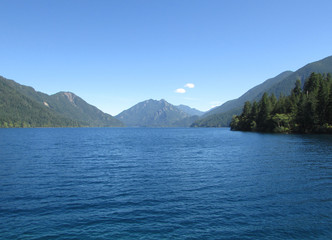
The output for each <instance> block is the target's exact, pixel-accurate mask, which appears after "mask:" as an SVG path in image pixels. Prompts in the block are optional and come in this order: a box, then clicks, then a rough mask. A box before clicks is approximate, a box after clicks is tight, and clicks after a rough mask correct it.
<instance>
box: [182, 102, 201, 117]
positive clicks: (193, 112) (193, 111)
mask: <svg viewBox="0 0 332 240" xmlns="http://www.w3.org/2000/svg"><path fill="white" fill-rule="evenodd" d="M176 107H177V108H178V109H180V110H182V111H183V112H185V113H188V114H189V115H191V116H202V115H203V114H204V112H202V111H200V110H197V109H196V108H191V107H189V106H186V105H183V104H181V105H178V106H176Z"/></svg>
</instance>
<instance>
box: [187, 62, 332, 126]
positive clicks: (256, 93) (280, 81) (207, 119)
mask: <svg viewBox="0 0 332 240" xmlns="http://www.w3.org/2000/svg"><path fill="white" fill-rule="evenodd" d="M312 72H316V73H328V72H330V73H332V56H330V57H327V58H324V59H322V60H319V61H316V62H313V63H309V64H307V65H305V66H304V67H302V68H300V69H298V70H297V71H295V72H291V71H286V72H283V73H281V74H279V75H278V76H276V77H274V78H271V79H268V80H266V81H265V82H263V83H262V84H259V85H257V86H256V87H253V88H252V89H250V90H249V91H247V92H246V93H245V94H243V95H242V96H241V97H239V98H237V99H234V100H231V101H228V102H226V103H224V104H222V105H221V106H219V107H216V108H214V109H212V110H211V111H209V112H207V113H206V114H204V115H203V116H202V118H200V119H199V120H198V121H196V122H195V123H194V124H193V125H192V126H195V127H207V126H209V127H217V126H228V125H229V123H230V121H231V120H232V115H234V114H236V115H237V114H240V113H241V111H242V107H243V105H244V103H245V102H246V101H254V100H256V101H258V100H259V99H260V98H261V97H262V96H263V94H264V92H267V93H269V94H272V93H273V94H275V96H276V97H279V96H280V94H281V93H282V94H284V95H289V93H290V92H291V90H292V89H293V88H294V86H295V82H296V80H297V79H300V80H301V82H302V85H303V84H304V81H305V79H307V78H308V77H309V76H310V74H311V73H312Z"/></svg>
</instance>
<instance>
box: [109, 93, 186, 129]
mask: <svg viewBox="0 0 332 240" xmlns="http://www.w3.org/2000/svg"><path fill="white" fill-rule="evenodd" d="M115 117H116V118H117V119H118V120H120V121H122V122H123V123H124V124H126V126H130V127H177V125H176V124H175V123H176V122H178V121H180V120H183V119H185V118H189V117H191V116H190V115H189V114H187V113H186V112H184V111H182V110H180V109H179V108H177V107H176V106H174V105H172V104H170V103H168V102H166V101H165V100H163V99H162V100H160V101H157V100H153V99H150V100H146V101H143V102H140V103H138V104H136V105H135V106H133V107H131V108H129V109H127V110H125V111H123V112H121V113H120V114H118V115H117V116H115ZM191 123H192V122H191ZM182 126H183V124H182ZM187 126H190V124H188V125H187Z"/></svg>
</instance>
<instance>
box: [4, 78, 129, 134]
mask: <svg viewBox="0 0 332 240" xmlns="http://www.w3.org/2000/svg"><path fill="white" fill-rule="evenodd" d="M1 82H2V84H3V85H4V86H6V88H3V89H2V90H3V91H2V92H1V97H4V96H7V95H9V94H10V92H11V93H12V94H14V97H15V98H13V97H12V98H10V99H11V101H6V102H4V103H5V104H2V105H1V106H0V108H1V109H2V111H4V109H8V108H9V109H10V112H12V113H13V114H12V117H11V118H13V116H16V117H15V119H16V120H19V119H22V120H23V119H26V118H27V116H29V115H31V113H32V112H33V113H34V114H32V115H33V116H31V117H29V119H30V118H31V119H36V118H37V119H44V120H45V121H46V123H47V124H46V125H47V126H86V127H119V126H123V123H121V122H120V121H119V120H117V119H115V118H114V117H112V116H111V115H109V114H106V113H103V112H102V111H100V110H99V109H98V108H96V107H94V106H92V105H90V104H88V103H87V102H85V101H84V100H83V99H81V98H80V97H78V96H76V95H75V94H73V93H70V92H60V93H57V94H54V95H47V94H45V93H42V92H37V91H35V90H34V89H33V88H32V87H28V86H24V85H20V84H18V83H16V82H14V81H13V80H8V79H5V78H1ZM7 98H8V97H7ZM25 102H27V103H28V106H29V107H28V109H29V111H28V110H27V109H25V108H23V106H27V104H25ZM14 105H18V106H21V107H22V109H21V110H22V111H20V113H18V111H17V108H15V107H14ZM24 109H25V110H24ZM15 112H16V113H15ZM45 114H46V115H47V116H48V117H45V116H44V115H45ZM43 116H44V117H43ZM9 119H10V117H9V116H8V120H9ZM46 119H47V120H46ZM60 119H61V121H60ZM25 122H26V121H25ZM55 122H56V123H57V124H55ZM61 122H62V123H63V124H62V123H61ZM30 125H31V124H30ZM32 125H33V126H46V125H45V124H44V123H43V124H41V125H38V123H37V122H36V121H35V120H33V124H32Z"/></svg>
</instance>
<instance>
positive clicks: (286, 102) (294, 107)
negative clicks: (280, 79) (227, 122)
mask: <svg viewBox="0 0 332 240" xmlns="http://www.w3.org/2000/svg"><path fill="white" fill-rule="evenodd" d="M331 93H332V80H331V75H330V74H327V75H322V74H320V73H312V74H311V75H310V77H309V78H308V79H307V80H306V81H305V83H304V87H303V90H302V89H301V87H300V84H299V81H297V82H296V84H295V88H294V89H293V90H292V92H291V95H290V96H288V97H284V96H283V95H280V97H279V99H278V100H277V99H276V98H275V96H273V94H272V95H271V96H270V97H269V96H268V94H267V93H264V95H263V96H262V98H261V100H260V101H259V103H258V104H257V103H256V102H254V103H253V104H251V105H250V102H246V103H245V105H244V107H243V111H242V114H241V115H238V116H234V117H233V119H232V122H231V129H232V130H241V131H260V132H289V133H290V132H299V133H332V121H331V114H332V107H331V106H332V104H331V102H332V99H331V98H332V94H331ZM250 107H251V112H250V114H249V110H250Z"/></svg>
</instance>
